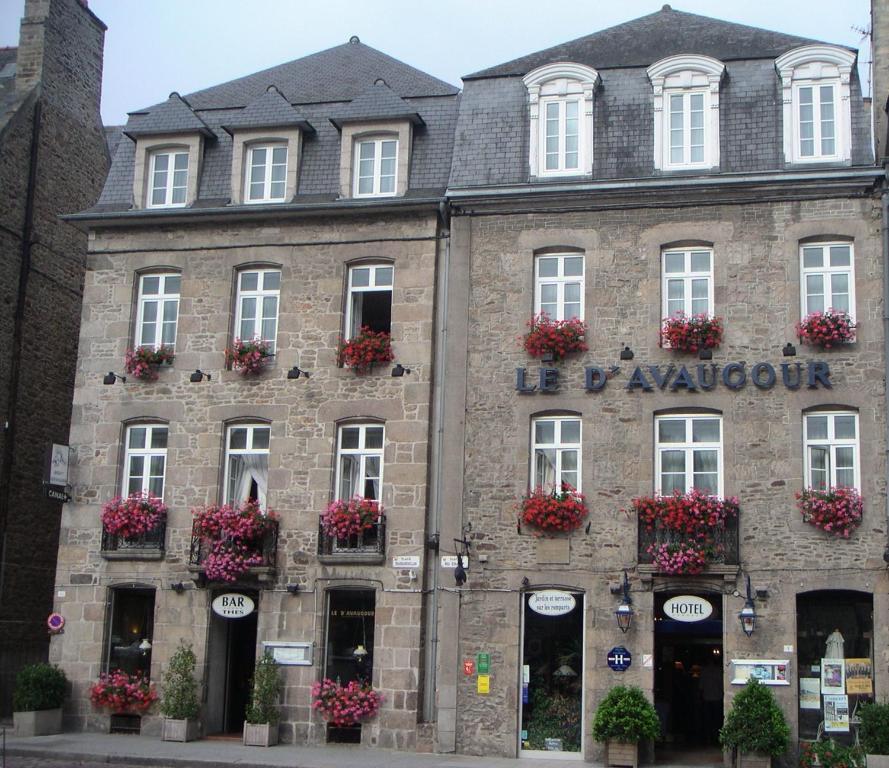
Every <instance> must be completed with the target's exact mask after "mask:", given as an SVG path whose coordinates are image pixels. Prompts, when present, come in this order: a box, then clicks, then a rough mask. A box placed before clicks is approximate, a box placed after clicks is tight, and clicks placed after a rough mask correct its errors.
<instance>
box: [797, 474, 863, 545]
mask: <svg viewBox="0 0 889 768" xmlns="http://www.w3.org/2000/svg"><path fill="white" fill-rule="evenodd" d="M796 506H797V508H798V509H799V511H800V512H802V515H803V520H804V521H805V522H807V523H809V525H814V526H815V527H816V528H820V529H821V530H822V531H825V532H826V533H832V534H833V535H834V536H841V537H842V538H844V539H848V538H849V535H850V534H851V533H852V531H854V530H855V529H856V528H857V527H858V526H859V525H860V524H861V514H862V511H863V510H864V503H863V502H862V500H861V494H859V493H858V491H857V490H855V489H854V488H845V487H838V488H827V489H825V490H816V489H814V488H807V489H806V490H804V491H800V492H799V493H797V494H796Z"/></svg>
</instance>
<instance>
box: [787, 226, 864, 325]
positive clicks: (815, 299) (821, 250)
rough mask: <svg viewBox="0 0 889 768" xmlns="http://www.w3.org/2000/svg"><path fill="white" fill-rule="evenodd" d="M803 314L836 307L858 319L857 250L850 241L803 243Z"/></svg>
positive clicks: (801, 304) (801, 292)
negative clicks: (856, 300)
mask: <svg viewBox="0 0 889 768" xmlns="http://www.w3.org/2000/svg"><path fill="white" fill-rule="evenodd" d="M800 277H801V281H802V284H801V288H800V295H801V298H802V301H801V302H800V311H801V316H802V317H805V316H806V315H808V314H811V313H812V312H826V311H827V310H828V309H833V310H836V311H838V312H846V313H848V314H849V316H850V317H851V318H852V321H853V322H854V321H855V253H854V250H853V248H852V244H851V243H810V244H806V245H802V246H800Z"/></svg>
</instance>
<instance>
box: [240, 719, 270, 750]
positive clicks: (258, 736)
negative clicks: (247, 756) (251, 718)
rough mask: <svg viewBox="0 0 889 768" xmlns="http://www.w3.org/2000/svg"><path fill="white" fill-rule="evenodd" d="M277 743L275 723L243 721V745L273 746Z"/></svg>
mask: <svg viewBox="0 0 889 768" xmlns="http://www.w3.org/2000/svg"><path fill="white" fill-rule="evenodd" d="M277 743H278V724H277V723H274V724H272V723H248V722H246V721H244V746H245V747H273V746H275V744H277Z"/></svg>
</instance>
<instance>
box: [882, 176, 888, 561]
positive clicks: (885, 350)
mask: <svg viewBox="0 0 889 768" xmlns="http://www.w3.org/2000/svg"><path fill="white" fill-rule="evenodd" d="M887 167H889V166H887ZM887 184H889V182H887V181H886V180H885V179H884V181H883V194H882V197H881V201H882V204H883V364H884V366H885V371H884V381H883V387H884V392H885V399H884V401H883V408H884V418H886V416H887V411H889V188H887ZM885 438H886V449H885V455H886V456H887V457H889V418H886V436H885ZM887 479H889V468H887ZM886 522H887V531H889V492H887V494H886ZM883 560H885V561H886V562H887V563H889V533H887V540H886V549H885V550H884V551H883Z"/></svg>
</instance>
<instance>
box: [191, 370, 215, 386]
mask: <svg viewBox="0 0 889 768" xmlns="http://www.w3.org/2000/svg"><path fill="white" fill-rule="evenodd" d="M204 379H206V380H207V381H210V374H209V373H204V372H203V371H202V370H201V369H200V368H195V371H194V373H193V374H191V376H189V377H188V380H189V381H190V382H191V383H192V384H197V383H198V382H201V381H203V380H204Z"/></svg>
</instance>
